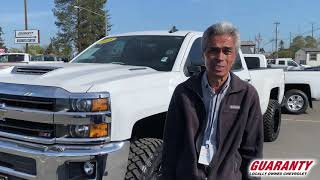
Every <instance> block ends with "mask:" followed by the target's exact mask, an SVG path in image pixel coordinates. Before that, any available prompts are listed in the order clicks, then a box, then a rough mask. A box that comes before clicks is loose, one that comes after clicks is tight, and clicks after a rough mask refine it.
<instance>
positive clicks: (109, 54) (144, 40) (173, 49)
mask: <svg viewBox="0 0 320 180" xmlns="http://www.w3.org/2000/svg"><path fill="white" fill-rule="evenodd" d="M183 39H184V37H182V36H120V37H111V38H105V39H103V40H100V41H99V42H98V43H97V44H95V45H94V46H92V47H90V48H89V49H87V50H86V51H85V52H83V53H82V54H81V55H80V56H79V57H77V58H76V59H74V60H73V61H72V63H112V64H122V65H133V66H147V67H150V68H153V69H155V70H157V71H171V69H172V67H173V64H174V62H175V59H176V57H177V54H178V52H179V49H180V46H181V44H182V42H183Z"/></svg>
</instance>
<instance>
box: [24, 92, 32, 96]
mask: <svg viewBox="0 0 320 180" xmlns="http://www.w3.org/2000/svg"><path fill="white" fill-rule="evenodd" d="M32 94H33V93H32V92H26V93H24V94H23V95H24V96H32Z"/></svg>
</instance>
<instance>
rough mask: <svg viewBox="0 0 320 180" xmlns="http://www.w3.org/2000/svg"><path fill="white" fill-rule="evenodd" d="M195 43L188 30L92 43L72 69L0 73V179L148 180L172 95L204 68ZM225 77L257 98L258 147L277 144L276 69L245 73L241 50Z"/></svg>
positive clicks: (40, 67) (279, 93)
mask: <svg viewBox="0 0 320 180" xmlns="http://www.w3.org/2000/svg"><path fill="white" fill-rule="evenodd" d="M201 39H202V32H194V31H177V32H167V31H154V32H135V33H126V34H121V35H116V36H112V37H106V38H104V39H101V40H99V41H97V42H95V43H94V44H93V45H91V46H90V47H88V48H87V49H86V50H84V51H83V52H81V53H80V54H79V55H78V56H76V57H75V58H74V59H73V60H72V61H71V62H70V63H51V64H37V65H32V64H30V65H23V66H16V67H12V68H10V69H6V70H2V71H0V102H1V103H0V154H2V155H3V157H8V158H4V159H1V163H0V173H10V178H11V177H12V178H13V179H14V178H15V177H18V178H19V179H96V180H102V179H103V180H109V179H110V180H111V179H112V180H118V179H119V180H120V179H132V180H133V179H135V180H141V179H156V175H157V174H156V172H157V170H158V168H159V164H160V162H161V156H159V154H161V150H162V140H161V138H162V135H163V127H164V123H165V118H166V111H167V110H168V106H169V103H170V99H171V96H172V94H173V91H174V89H175V88H176V86H177V85H178V84H180V83H181V82H183V81H185V80H187V79H188V78H189V77H190V76H191V75H192V74H194V73H199V72H200V71H201V70H202V69H203V67H204V61H203V59H202V53H201ZM232 71H233V72H234V73H235V74H236V75H237V76H239V77H240V78H241V79H243V80H244V81H247V82H249V83H251V84H252V85H253V86H254V87H255V88H256V89H257V91H258V94H259V100H260V107H261V111H262V113H263V114H264V116H263V119H264V138H265V139H264V140H265V141H275V140H276V139H277V137H278V134H279V132H280V124H281V109H280V106H279V103H281V101H282V98H283V94H284V73H283V69H271V70H270V69H259V70H250V71H249V70H248V69H247V65H246V62H245V61H244V58H243V55H242V53H241V50H239V52H238V55H237V59H236V60H235V63H234V65H233V68H232ZM236 103H241V102H236ZM239 107H240V108H241V106H239ZM237 112H238V111H235V112H229V111H228V112H225V115H227V114H228V113H232V115H234V116H235V115H236V113H237ZM147 172H148V174H146V173H147Z"/></svg>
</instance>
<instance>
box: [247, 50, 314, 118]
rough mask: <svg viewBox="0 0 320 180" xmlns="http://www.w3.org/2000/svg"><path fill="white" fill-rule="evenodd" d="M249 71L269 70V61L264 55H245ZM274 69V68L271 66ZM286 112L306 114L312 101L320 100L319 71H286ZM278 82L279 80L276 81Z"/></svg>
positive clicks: (284, 104) (284, 102) (284, 101)
mask: <svg viewBox="0 0 320 180" xmlns="http://www.w3.org/2000/svg"><path fill="white" fill-rule="evenodd" d="M244 58H245V61H246V63H247V65H248V67H249V69H259V68H267V60H266V58H265V56H264V55H262V54H244ZM271 67H272V66H271ZM284 74H285V81H284V82H285V98H284V99H283V102H282V105H283V106H284V111H286V112H288V113H291V114H302V113H305V112H306V110H307V108H308V106H310V107H311V108H312V101H314V100H320V83H319V80H318V77H319V76H320V72H319V71H304V70H296V71H285V72H284ZM275 81H277V79H275Z"/></svg>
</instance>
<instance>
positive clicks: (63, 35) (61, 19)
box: [53, 0, 111, 52]
mask: <svg viewBox="0 0 320 180" xmlns="http://www.w3.org/2000/svg"><path fill="white" fill-rule="evenodd" d="M54 3H55V8H54V9H53V13H54V15H55V16H56V18H57V21H56V22H55V24H56V26H57V27H58V29H59V32H58V33H57V37H56V39H57V42H58V43H59V44H60V45H61V47H64V48H66V50H61V51H60V52H65V51H66V52H69V51H70V49H72V48H76V50H77V51H78V52H81V51H82V50H84V49H85V48H87V47H88V46H89V45H91V44H92V43H93V42H95V41H97V40H98V39H100V38H101V37H103V36H104V35H105V34H106V28H107V31H110V30H111V25H110V23H109V20H110V16H109V14H108V11H104V5H105V4H106V3H107V0H77V1H74V0H55V1H54ZM75 6H76V7H78V8H75ZM105 17H106V18H105Z"/></svg>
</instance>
